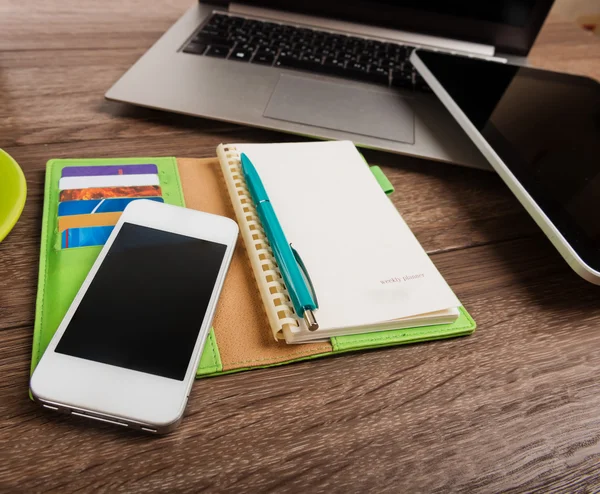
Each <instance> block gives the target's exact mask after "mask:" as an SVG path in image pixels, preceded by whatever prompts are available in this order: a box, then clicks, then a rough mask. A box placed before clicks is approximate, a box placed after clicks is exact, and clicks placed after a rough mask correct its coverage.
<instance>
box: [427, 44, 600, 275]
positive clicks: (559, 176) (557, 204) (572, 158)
mask: <svg viewBox="0 0 600 494" xmlns="http://www.w3.org/2000/svg"><path fill="white" fill-rule="evenodd" d="M419 57H420V58H421V60H422V61H423V62H424V63H425V65H426V66H427V68H428V69H429V70H430V71H431V72H432V74H433V75H434V76H435V78H436V79H437V80H438V81H439V82H440V84H441V85H442V86H443V88H444V89H445V90H446V91H447V92H448V93H449V95H450V97H451V98H452V99H453V100H454V102H455V103H457V104H458V106H459V107H460V108H461V110H462V111H463V112H464V114H465V115H466V116H467V118H468V119H469V120H470V121H471V122H472V123H473V124H474V125H475V127H476V128H477V129H478V130H479V132H480V133H481V134H482V136H483V137H484V139H485V140H486V141H487V142H488V143H489V144H490V146H491V147H492V148H493V149H494V151H495V152H496V153H497V154H498V156H499V157H500V158H501V159H502V161H503V162H504V164H505V165H506V166H507V167H508V168H509V169H510V170H511V172H512V173H513V174H514V175H515V177H516V178H517V179H518V180H519V182H520V183H521V184H522V185H523V186H524V187H525V189H526V190H527V192H528V193H529V194H530V195H531V197H532V198H533V199H534V201H535V202H536V203H537V204H538V206H540V207H541V209H542V210H543V211H544V213H545V214H546V215H547V216H548V218H549V219H550V220H551V221H552V222H553V223H554V225H555V226H556V227H557V228H558V229H559V230H560V232H561V233H562V234H563V236H564V237H565V238H566V240H567V241H568V242H569V243H570V244H571V246H572V247H573V248H574V249H575V250H576V251H577V253H578V254H579V255H580V257H581V258H582V259H583V260H584V261H585V262H586V263H587V264H588V265H590V266H591V267H592V268H594V269H596V270H600V85H599V84H598V83H597V82H595V81H593V80H591V79H587V78H583V77H576V76H570V75H566V74H559V73H556V72H548V71H543V70H538V69H532V68H524V67H517V66H514V65H508V64H502V63H496V62H488V61H484V60H477V59H472V58H465V57H456V56H451V55H445V54H441V53H432V52H419Z"/></svg>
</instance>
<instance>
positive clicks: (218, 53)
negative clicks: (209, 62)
mask: <svg viewBox="0 0 600 494" xmlns="http://www.w3.org/2000/svg"><path fill="white" fill-rule="evenodd" d="M230 50H231V47H229V46H221V45H212V46H211V47H210V48H209V49H208V50H207V52H206V53H205V55H208V56H209V57H217V58H225V57H227V55H228V54H229V51H230Z"/></svg>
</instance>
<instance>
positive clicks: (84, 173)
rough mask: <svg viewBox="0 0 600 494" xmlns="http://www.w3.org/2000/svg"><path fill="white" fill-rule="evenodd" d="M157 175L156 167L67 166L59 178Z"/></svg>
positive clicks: (149, 165)
mask: <svg viewBox="0 0 600 494" xmlns="http://www.w3.org/2000/svg"><path fill="white" fill-rule="evenodd" d="M149 174H158V167H157V166H156V165H151V164H144V165H102V166H67V167H65V168H63V169H62V172H61V177H93V176H102V175H149Z"/></svg>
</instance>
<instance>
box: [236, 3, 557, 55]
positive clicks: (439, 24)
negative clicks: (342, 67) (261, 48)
mask: <svg viewBox="0 0 600 494" xmlns="http://www.w3.org/2000/svg"><path fill="white" fill-rule="evenodd" d="M243 3H246V4H253V5H257V6H261V7H267V8H277V9H281V10H288V11H292V12H301V13H304V14H313V15H322V16H327V17H333V18H336V19H342V20H349V21H354V22H361V23H366V24H372V25H377V26H382V27H388V28H395V29H400V30H407V31H414V32H419V33H425V34H431V35H435V36H443V37H449V38H455V39H460V40H464V41H472V42H476V43H483V44H488V45H493V46H495V47H496V49H497V51H500V52H505V53H514V54H520V55H526V54H527V53H528V52H529V49H530V48H531V45H532V44H533V42H534V40H535V37H536V36H537V33H538V31H539V29H540V28H541V26H542V23H543V21H544V19H545V18H546V15H547V13H548V11H549V10H550V7H551V6H552V3H553V0H501V1H500V0H485V1H478V2H473V1H472V0H453V1H449V0H375V1H369V0H347V1H345V2H340V1H338V0H303V1H302V2H291V1H289V0H244V2H243Z"/></svg>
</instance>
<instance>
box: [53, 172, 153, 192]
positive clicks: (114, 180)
mask: <svg viewBox="0 0 600 494" xmlns="http://www.w3.org/2000/svg"><path fill="white" fill-rule="evenodd" d="M139 185H160V182H159V180H158V175H156V174H155V175H101V176H94V177H63V178H61V179H60V180H59V181H58V189H59V190H68V189H91V188H93V187H95V188H98V187H135V186H139Z"/></svg>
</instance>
